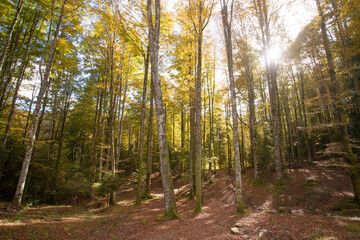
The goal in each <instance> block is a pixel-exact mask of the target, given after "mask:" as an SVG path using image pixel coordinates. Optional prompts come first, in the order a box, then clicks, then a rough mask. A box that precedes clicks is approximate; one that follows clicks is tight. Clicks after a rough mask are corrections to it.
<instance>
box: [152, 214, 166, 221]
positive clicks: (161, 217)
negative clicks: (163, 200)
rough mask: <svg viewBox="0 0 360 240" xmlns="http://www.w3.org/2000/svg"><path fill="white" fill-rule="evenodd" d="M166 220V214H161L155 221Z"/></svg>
mask: <svg viewBox="0 0 360 240" xmlns="http://www.w3.org/2000/svg"><path fill="white" fill-rule="evenodd" d="M165 220H166V218H165V216H164V215H161V216H158V217H157V218H155V221H157V222H163V221H165Z"/></svg>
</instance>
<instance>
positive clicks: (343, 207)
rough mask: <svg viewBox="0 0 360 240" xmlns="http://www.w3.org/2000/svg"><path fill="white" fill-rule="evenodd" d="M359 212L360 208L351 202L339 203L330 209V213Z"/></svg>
mask: <svg viewBox="0 0 360 240" xmlns="http://www.w3.org/2000/svg"><path fill="white" fill-rule="evenodd" d="M359 210H360V206H359V205H357V204H356V203H354V202H352V201H351V202H350V201H345V202H342V203H339V204H337V205H335V206H334V207H332V208H330V211H333V212H340V211H359Z"/></svg>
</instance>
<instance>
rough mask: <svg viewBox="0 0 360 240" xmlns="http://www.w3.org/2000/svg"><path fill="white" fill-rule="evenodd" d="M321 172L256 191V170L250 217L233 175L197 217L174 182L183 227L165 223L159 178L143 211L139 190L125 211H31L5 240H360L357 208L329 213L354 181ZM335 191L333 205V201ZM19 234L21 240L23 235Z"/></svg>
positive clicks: (1, 231) (7, 221) (221, 179)
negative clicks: (238, 205) (239, 204)
mask: <svg viewBox="0 0 360 240" xmlns="http://www.w3.org/2000/svg"><path fill="white" fill-rule="evenodd" d="M300 170H301V171H300ZM305 170H306V171H305ZM317 170H318V169H317V168H316V167H307V169H297V170H296V171H289V178H288V179H286V180H285V181H284V185H280V186H279V185H277V184H276V183H275V182H274V181H273V180H268V181H264V182H263V183H262V184H258V185H254V184H253V181H252V180H251V178H252V176H253V173H252V170H251V169H248V170H247V172H246V174H245V175H243V180H244V181H243V182H244V185H243V193H244V202H245V207H246V211H247V213H246V214H245V215H239V216H238V215H236V214H235V211H236V209H235V205H234V191H233V186H234V183H233V181H234V180H233V179H234V175H233V173H231V174H229V175H228V174H227V173H226V171H224V170H218V171H217V174H216V175H215V177H214V181H213V182H214V183H213V184H209V185H207V184H204V187H203V194H204V202H203V206H202V210H203V211H202V212H200V213H198V214H194V213H193V210H194V206H195V200H191V199H189V198H188V197H187V196H186V194H187V193H188V190H189V189H188V184H182V183H181V182H174V189H179V190H180V191H176V193H178V194H177V207H178V212H179V214H180V216H181V217H182V220H181V221H179V220H174V221H165V220H164V219H163V217H162V216H163V214H164V206H163V204H164V202H163V199H162V198H163V193H162V192H161V188H160V187H159V186H161V185H160V184H161V182H160V181H158V180H159V178H158V177H156V178H155V179H154V181H153V184H154V185H153V190H152V191H151V194H152V195H153V196H155V198H153V199H148V200H145V201H143V203H142V205H140V206H135V205H134V196H135V191H136V190H135V189H133V190H132V191H127V193H126V194H122V193H121V192H119V193H118V194H117V196H118V198H119V199H117V201H116V202H117V204H116V205H114V206H110V207H108V208H100V209H93V210H87V209H84V208H79V207H70V206H41V207H34V208H26V209H24V210H22V211H20V212H19V213H17V214H15V215H6V216H4V215H3V216H2V220H1V223H0V226H1V228H0V236H5V237H6V238H12V239H29V238H30V239H31V238H36V239H60V238H61V239H70V238H71V239H72V238H80V239H111V238H113V239H139V240H140V239H153V240H156V239H169V240H170V239H187V240H190V239H195V240H202V239H219V240H225V239H226V240H227V239H230V240H232V239H245V238H251V239H314V238H315V239H321V237H333V238H334V239H339V240H341V239H357V237H358V235H357V233H356V232H353V231H355V230H354V229H357V226H358V225H359V224H360V218H359V217H360V211H357V212H355V211H353V212H351V213H350V212H347V211H345V210H346V209H347V208H348V207H351V206H352V205H351V206H348V205H346V204H345V203H346V202H345V203H344V204H345V205H344V206H342V205H341V206H339V207H338V208H339V209H344V210H340V211H335V210H334V211H330V210H329V208H331V207H334V206H335V205H336V204H338V203H339V201H344V196H348V195H350V196H351V192H350V191H349V189H348V188H347V187H344V186H346V181H349V179H348V178H346V176H345V175H343V174H341V172H337V171H335V172H333V171H329V172H327V174H329V175H330V176H337V177H338V179H339V181H337V182H332V184H329V183H330V182H328V181H329V180H328V178H327V177H325V176H323V175H322V174H321V172H320V171H317ZM310 180H316V181H310ZM185 186H186V187H185ZM324 189H327V190H325V191H324ZM336 189H341V191H337V190H336ZM330 190H331V198H329V197H328V196H329V195H326V192H327V191H330ZM347 213H350V215H346V214H347ZM354 214H357V215H356V216H354ZM234 227H236V228H238V229H239V232H240V235H234V234H231V231H230V229H231V228H234ZM347 229H350V230H347ZM15 232H16V233H19V232H20V233H21V234H16V235H15ZM243 236H244V237H243ZM260 236H261V237H260ZM343 236H347V237H346V238H343Z"/></svg>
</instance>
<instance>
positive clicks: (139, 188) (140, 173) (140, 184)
mask: <svg viewBox="0 0 360 240" xmlns="http://www.w3.org/2000/svg"><path fill="white" fill-rule="evenodd" d="M149 51H150V46H148V47H147V51H146V56H144V64H145V73H144V84H143V92H142V101H141V118H140V139H139V171H138V185H137V191H136V199H135V205H140V204H141V196H142V192H143V175H144V170H143V169H144V168H143V155H144V142H145V112H146V94H147V82H148V72H149V61H150V56H149Z"/></svg>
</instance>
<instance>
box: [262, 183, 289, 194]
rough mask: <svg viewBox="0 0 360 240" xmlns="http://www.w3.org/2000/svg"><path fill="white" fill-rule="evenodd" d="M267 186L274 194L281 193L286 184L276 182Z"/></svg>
mask: <svg viewBox="0 0 360 240" xmlns="http://www.w3.org/2000/svg"><path fill="white" fill-rule="evenodd" d="M266 188H267V190H268V191H269V192H271V193H272V194H274V195H281V194H283V192H284V190H285V185H279V184H275V185H269V186H267V187H266Z"/></svg>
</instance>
